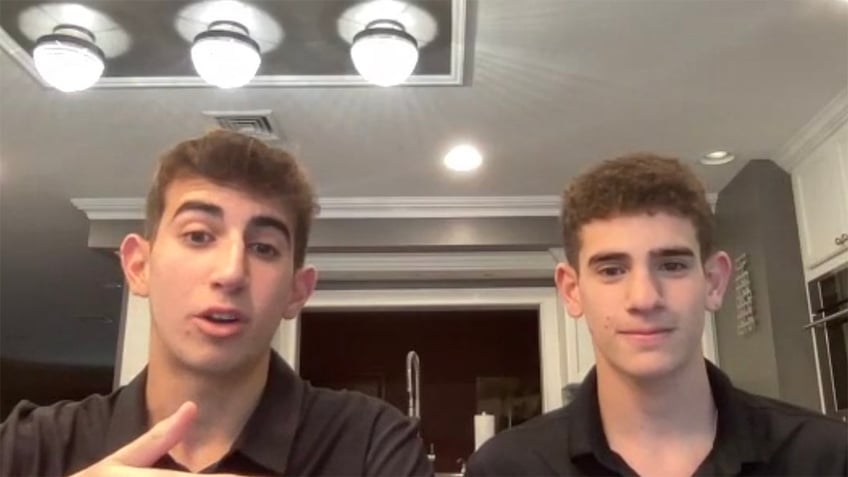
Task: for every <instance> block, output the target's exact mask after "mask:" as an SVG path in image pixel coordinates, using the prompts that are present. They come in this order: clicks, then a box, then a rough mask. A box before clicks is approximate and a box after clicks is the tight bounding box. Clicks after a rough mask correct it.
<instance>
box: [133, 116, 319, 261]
mask: <svg viewBox="0 0 848 477" xmlns="http://www.w3.org/2000/svg"><path fill="white" fill-rule="evenodd" d="M192 177H197V178H203V179H208V180H209V181H212V182H214V183H217V184H221V185H225V186H232V187H234V188H238V189H241V190H244V191H245V192H247V193H249V194H255V195H257V196H259V197H264V198H272V199H276V200H278V201H279V203H280V204H281V205H282V206H283V207H284V208H285V209H286V210H288V211H289V212H290V213H291V214H293V216H294V219H295V224H294V244H293V248H294V264H295V267H297V268H299V267H301V266H303V262H304V259H305V256H306V246H307V242H308V239H309V229H310V228H311V226H312V218H313V217H314V216H315V214H316V213H317V211H318V205H317V199H316V196H315V192H314V190H313V188H312V185H311V183H310V182H309V179H308V177H307V175H306V172H305V171H304V169H303V168H302V166H301V165H300V164H299V163H298V161H297V160H296V159H295V158H294V156H292V155H291V154H289V153H288V152H286V151H284V150H282V149H278V148H275V147H271V146H269V145H267V144H265V143H264V142H262V141H260V140H259V139H256V138H254V137H251V136H247V135H245V134H240V133H236V132H233V131H227V130H215V131H212V132H210V133H208V134H206V135H204V136H201V137H198V138H194V139H189V140H187V141H183V142H181V143H179V144H177V145H176V146H174V148H173V149H171V150H170V151H168V152H166V153H165V154H164V155H162V156H161V157H160V159H159V164H158V167H157V169H156V173H155V176H154V179H153V185H152V186H151V188H150V191H149V192H148V194H147V206H146V213H145V234H146V236H147V237H148V239H149V240H153V239H154V238H155V236H156V232H157V231H158V228H159V224H160V222H161V220H162V214H163V213H164V211H165V192H166V191H167V188H168V186H169V185H171V183H173V182H174V181H175V180H177V179H181V178H192Z"/></svg>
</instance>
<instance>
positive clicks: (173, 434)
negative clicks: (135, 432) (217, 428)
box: [107, 401, 197, 467]
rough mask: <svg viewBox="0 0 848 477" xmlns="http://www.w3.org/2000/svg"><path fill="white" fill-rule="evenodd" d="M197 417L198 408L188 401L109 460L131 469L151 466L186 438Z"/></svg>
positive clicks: (116, 452)
mask: <svg viewBox="0 0 848 477" xmlns="http://www.w3.org/2000/svg"><path fill="white" fill-rule="evenodd" d="M196 417H197V406H196V405H195V404H194V403H193V402H191V401H186V402H184V403H183V405H182V406H180V408H179V409H177V410H176V412H174V413H173V414H171V415H170V416H168V417H167V418H165V419H163V420H161V421H159V422H158V423H157V424H156V425H155V426H153V427H152V428H151V429H150V430H149V431H147V432H145V433H144V434H142V435H141V436H140V437H139V438H138V439H136V440H134V441H132V442H130V443H129V444H127V445H125V446H124V447H122V448H120V449H118V450H117V451H115V453H114V454H112V455H111V456H109V457H108V458H107V460H109V461H111V462H115V463H118V464H121V465H126V466H130V467H148V466H151V465H153V464H154V463H156V461H157V460H159V458H160V457H162V456H163V455H165V454H167V453H168V451H170V450H171V449H173V448H174V446H176V445H177V444H178V443H179V442H180V441H181V440H182V439H183V437H185V434H186V431H188V429H189V427H191V424H192V423H193V422H194V419H195V418H196Z"/></svg>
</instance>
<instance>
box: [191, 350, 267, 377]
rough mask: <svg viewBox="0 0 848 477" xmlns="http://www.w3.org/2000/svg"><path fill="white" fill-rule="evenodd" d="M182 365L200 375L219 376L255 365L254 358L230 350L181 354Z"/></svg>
mask: <svg viewBox="0 0 848 477" xmlns="http://www.w3.org/2000/svg"><path fill="white" fill-rule="evenodd" d="M181 358H182V359H181V360H180V361H182V362H183V365H184V366H185V367H186V368H187V369H189V370H191V371H192V372H195V373H197V374H201V375H209V376H221V375H227V374H232V373H234V372H237V371H238V372H240V371H242V370H244V369H245V368H247V367H250V366H251V365H252V364H255V363H256V359H255V357H254V356H249V355H244V354H236V353H233V352H232V350H225V349H219V350H204V352H196V351H195V352H191V351H189V352H188V353H183V355H182V356H181Z"/></svg>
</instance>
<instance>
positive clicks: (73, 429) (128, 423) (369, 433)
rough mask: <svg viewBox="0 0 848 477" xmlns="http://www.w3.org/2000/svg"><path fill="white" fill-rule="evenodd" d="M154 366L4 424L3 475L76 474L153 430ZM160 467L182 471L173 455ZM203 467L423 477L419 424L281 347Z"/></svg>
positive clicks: (21, 409)
mask: <svg viewBox="0 0 848 477" xmlns="http://www.w3.org/2000/svg"><path fill="white" fill-rule="evenodd" d="M146 381H147V375H146V371H145V372H142V373H141V374H139V376H137V377H136V378H135V379H134V380H133V381H132V382H131V383H129V384H128V385H126V386H124V387H122V388H119V389H117V390H116V391H115V392H113V393H112V394H110V395H108V396H101V395H95V396H90V397H88V398H86V399H85V400H83V401H78V402H70V401H65V402H60V403H57V404H54V405H52V406H49V407H36V406H35V405H33V404H32V403H28V402H23V403H21V404H19V405H18V406H16V407H15V409H14V410H12V413H11V414H10V415H9V417H8V418H7V420H6V421H5V422H4V423H3V424H2V425H0V475H2V476H7V475H14V476H19V475H31V476H39V477H41V476H48V475H49V476H53V475H56V476H58V475H63V476H67V475H69V474H71V473H74V472H76V471H78V470H81V469H84V468H86V467H88V466H90V465H92V464H94V463H96V462H98V461H100V460H101V459H103V458H104V457H106V456H108V455H109V454H111V453H113V452H114V451H116V450H118V449H119V448H121V447H123V446H124V445H126V444H127V443H129V442H131V441H132V440H134V439H135V438H137V437H138V436H140V435H141V434H143V433H144V432H145V431H147V429H148V427H147V406H146V404H145V397H144V389H145V383H146ZM155 467H157V468H164V469H174V470H182V471H185V470H186V469H184V468H182V467H181V466H180V465H179V464H177V463H176V462H174V460H173V459H172V458H171V457H170V456H168V455H166V456H164V457H163V458H162V459H160V460H159V462H157V463H156V465H155ZM203 472H204V473H210V472H216V473H235V474H240V475H384V476H413V475H414V476H424V475H432V473H433V471H432V468H431V465H430V463H429V461H428V460H427V457H426V454H425V453H424V449H423V446H422V443H421V440H420V438H419V437H418V430H417V426H416V425H414V424H413V423H412V422H411V421H410V420H408V419H407V418H406V416H404V415H403V414H402V413H401V412H400V411H398V410H397V409H395V408H394V407H392V406H390V405H389V404H387V403H385V402H383V401H380V400H377V399H374V398H370V397H367V396H365V395H363V394H360V393H356V392H348V391H342V392H339V391H331V390H327V389H320V388H314V387H312V386H310V385H309V384H308V383H306V382H305V381H303V380H301V379H300V378H299V377H298V376H297V375H296V374H295V373H294V371H292V369H291V368H290V367H289V366H288V365H287V364H286V363H285V362H284V361H283V360H282V358H280V357H279V356H278V355H277V354H276V353H272V359H271V365H270V367H269V372H268V381H267V384H266V385H265V389H264V391H263V393H262V397H261V398H260V400H259V403H258V405H257V407H256V409H255V410H254V411H253V414H252V415H251V416H250V418H249V419H248V421H247V423H246V424H245V427H244V429H243V430H242V432H241V435H240V436H239V437H238V438H237V440H236V441H235V443H234V445H233V448H232V450H231V451H230V452H229V453H228V454H227V455H226V456H225V457H224V458H223V459H221V460H220V461H219V462H218V463H217V464H214V465H212V466H210V467H209V468H207V469H204V471H203Z"/></svg>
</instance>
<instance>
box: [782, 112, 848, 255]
mask: <svg viewBox="0 0 848 477" xmlns="http://www.w3.org/2000/svg"><path fill="white" fill-rule="evenodd" d="M792 182H793V189H794V193H795V208H796V211H795V212H796V214H797V216H798V229H799V232H800V238H801V247H802V251H803V260H804V265H805V266H806V267H807V268H808V269H812V268H815V267H816V266H817V265H819V264H822V263H824V262H825V261H827V260H831V259H833V258H835V257H843V256H844V257H845V259H846V261H848V254H845V252H848V125H843V126H842V127H841V128H840V129H839V130H837V131H836V132H835V133H834V134H832V135H831V136H830V137H829V138H828V139H826V140H825V141H824V142H822V143H821V144H820V145H819V146H818V147H817V148H816V149H814V150H813V152H812V153H811V154H809V155H808V156H807V157H806V158H804V159H803V160H802V161H801V162H800V163H799V164H798V166H797V167H796V168H795V169H794V170H793V171H792ZM843 254H844V255H843Z"/></svg>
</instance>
